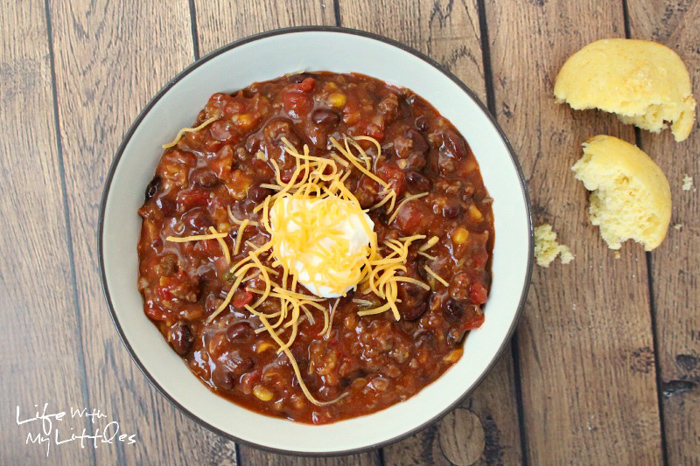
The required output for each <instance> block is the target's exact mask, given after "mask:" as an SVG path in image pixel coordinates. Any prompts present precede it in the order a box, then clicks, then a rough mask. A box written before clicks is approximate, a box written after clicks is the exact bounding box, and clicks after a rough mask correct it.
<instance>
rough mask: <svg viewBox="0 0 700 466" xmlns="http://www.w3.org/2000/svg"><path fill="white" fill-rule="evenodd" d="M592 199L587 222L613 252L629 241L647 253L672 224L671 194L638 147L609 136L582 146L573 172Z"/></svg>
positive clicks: (655, 168)
mask: <svg viewBox="0 0 700 466" xmlns="http://www.w3.org/2000/svg"><path fill="white" fill-rule="evenodd" d="M572 170H573V171H574V173H576V179H578V180H581V181H583V184H584V186H585V187H586V189H587V190H589V191H592V192H591V195H590V218H591V223H592V224H593V225H597V226H599V227H600V234H601V236H602V237H603V239H604V240H605V242H606V243H608V247H610V248H611V249H620V246H621V243H623V242H624V241H626V240H628V239H633V240H635V241H637V242H639V243H642V244H643V245H644V249H646V250H647V251H651V250H652V249H654V248H656V247H657V246H658V245H659V244H661V242H662V241H663V240H664V237H665V236H666V231H667V230H668V224H669V222H670V221H671V188H670V187H669V184H668V180H667V179H666V176H664V174H663V172H662V171H661V169H660V168H659V167H658V166H657V165H656V164H655V163H654V161H653V160H651V159H650V158H649V156H648V155H647V154H645V153H644V152H642V151H641V150H640V149H639V148H637V147H636V146H633V145H632V144H629V143H628V142H625V141H622V140H620V139H618V138H615V137H612V136H595V137H594V138H591V139H589V140H588V141H587V142H585V143H584V144H583V157H582V158H581V159H580V160H579V161H578V162H576V164H575V165H574V166H573V167H572Z"/></svg>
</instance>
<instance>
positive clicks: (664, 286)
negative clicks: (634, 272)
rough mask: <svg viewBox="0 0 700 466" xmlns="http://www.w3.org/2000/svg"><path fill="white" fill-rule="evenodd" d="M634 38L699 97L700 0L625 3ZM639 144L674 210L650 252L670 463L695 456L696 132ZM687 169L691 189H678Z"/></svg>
mask: <svg viewBox="0 0 700 466" xmlns="http://www.w3.org/2000/svg"><path fill="white" fill-rule="evenodd" d="M628 11H629V20H630V21H629V24H630V33H631V37H632V38H633V39H648V40H653V41H656V42H660V43H662V44H665V45H667V46H669V47H671V48H672V49H673V50H675V51H676V52H677V53H678V54H679V55H680V56H681V58H682V59H683V61H684V62H685V64H686V66H687V68H688V71H689V72H690V76H691V80H692V82H693V90H694V94H695V97H696V99H697V98H698V97H699V96H700V48H698V46H699V44H700V31H699V30H698V24H700V1H681V2H668V1H664V2H658V1H650V0H632V1H629V2H628ZM640 142H641V147H642V149H643V150H644V151H645V152H647V154H649V156H650V157H652V158H653V159H654V160H655V161H656V163H658V164H659V166H660V167H661V169H662V170H663V171H664V173H665V174H666V177H667V178H668V180H669V183H670V185H671V193H672V198H673V216H672V219H671V225H682V227H680V229H675V228H670V229H669V232H668V236H667V237H666V240H665V241H664V243H663V244H662V245H661V247H659V248H658V249H657V250H655V251H654V252H653V253H652V254H651V265H652V267H651V279H652V285H653V292H654V295H653V296H654V309H655V310H656V314H655V315H656V337H657V346H658V358H659V361H658V363H659V366H660V368H661V377H660V378H661V390H662V396H663V405H662V415H663V419H664V426H665V438H666V449H667V452H668V462H669V464H697V463H696V462H697V461H698V459H699V458H700V423H699V422H698V419H700V314H698V312H697V310H698V309H700V284H699V283H698V282H699V278H700V263H698V257H700V195H699V194H698V187H700V158H698V154H700V135H699V134H698V125H697V124H696V128H695V132H694V133H692V134H691V136H690V138H689V139H687V140H685V141H684V142H681V143H676V142H675V141H674V140H673V136H672V135H671V134H670V132H668V131H665V132H663V133H661V134H651V133H648V132H645V131H643V132H641V141H640ZM687 175H690V176H692V177H693V179H694V181H695V187H694V189H692V190H690V191H684V190H683V189H682V182H683V177H684V176H687Z"/></svg>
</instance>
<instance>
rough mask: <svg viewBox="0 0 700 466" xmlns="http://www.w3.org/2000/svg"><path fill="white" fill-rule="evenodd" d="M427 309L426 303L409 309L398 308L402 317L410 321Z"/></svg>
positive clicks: (417, 317)
mask: <svg viewBox="0 0 700 466" xmlns="http://www.w3.org/2000/svg"><path fill="white" fill-rule="evenodd" d="M427 310H428V303H421V304H418V305H417V306H413V307H412V308H409V309H405V308H403V307H402V308H401V309H399V313H400V314H401V318H402V319H404V320H407V321H409V322H410V321H412V320H416V319H419V318H420V317H421V316H422V315H423V314H425V311H427Z"/></svg>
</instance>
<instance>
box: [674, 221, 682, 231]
mask: <svg viewBox="0 0 700 466" xmlns="http://www.w3.org/2000/svg"><path fill="white" fill-rule="evenodd" d="M673 228H675V229H676V230H678V231H681V230H682V229H683V224H682V223H676V224H675V225H673Z"/></svg>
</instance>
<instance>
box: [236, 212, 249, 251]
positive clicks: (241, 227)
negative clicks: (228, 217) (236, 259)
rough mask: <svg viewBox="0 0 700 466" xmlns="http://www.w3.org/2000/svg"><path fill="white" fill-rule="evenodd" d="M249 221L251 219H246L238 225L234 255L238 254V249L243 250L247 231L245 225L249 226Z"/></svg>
mask: <svg viewBox="0 0 700 466" xmlns="http://www.w3.org/2000/svg"><path fill="white" fill-rule="evenodd" d="M249 223H250V220H248V219H245V220H243V221H242V222H241V224H240V225H239V227H238V233H236V245H235V246H234V247H233V255H234V256H236V255H238V251H240V250H241V243H242V242H243V232H244V231H245V227H247V226H248V224H249Z"/></svg>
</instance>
